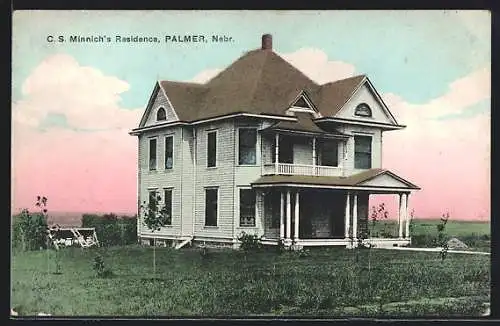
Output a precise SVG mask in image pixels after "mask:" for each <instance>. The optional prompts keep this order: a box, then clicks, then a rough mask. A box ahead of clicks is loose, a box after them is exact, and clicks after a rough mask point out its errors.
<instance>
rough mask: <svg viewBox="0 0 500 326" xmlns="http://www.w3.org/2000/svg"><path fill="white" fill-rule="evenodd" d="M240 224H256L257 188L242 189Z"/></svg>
mask: <svg viewBox="0 0 500 326" xmlns="http://www.w3.org/2000/svg"><path fill="white" fill-rule="evenodd" d="M240 226H255V190H253V189H240Z"/></svg>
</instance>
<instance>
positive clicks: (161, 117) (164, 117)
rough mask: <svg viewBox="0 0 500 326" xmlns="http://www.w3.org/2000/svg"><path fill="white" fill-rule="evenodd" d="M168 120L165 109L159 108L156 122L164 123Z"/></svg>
mask: <svg viewBox="0 0 500 326" xmlns="http://www.w3.org/2000/svg"><path fill="white" fill-rule="evenodd" d="M164 120H167V112H166V111H165V109H164V108H159V109H158V111H157V112H156V121H164Z"/></svg>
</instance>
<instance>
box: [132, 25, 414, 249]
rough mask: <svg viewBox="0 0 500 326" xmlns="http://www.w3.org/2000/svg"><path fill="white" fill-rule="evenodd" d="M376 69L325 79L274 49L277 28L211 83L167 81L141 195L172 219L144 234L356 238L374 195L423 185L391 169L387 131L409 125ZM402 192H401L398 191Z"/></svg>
mask: <svg viewBox="0 0 500 326" xmlns="http://www.w3.org/2000/svg"><path fill="white" fill-rule="evenodd" d="M404 127H405V126H403V125H400V124H398V122H397V121H396V119H395V118H394V116H393V115H392V114H391V112H390V111H389V109H388V107H387V106H386V105H385V103H384V102H383V100H382V99H381V97H380V96H379V94H378V93H377V91H376V90H375V88H374V86H373V85H372V83H371V82H370V80H369V79H368V77H367V76H365V75H360V76H355V77H351V78H347V79H343V80H339V81H335V82H331V83H327V84H323V85H318V84H316V83H315V82H313V81H312V80H311V79H309V78H308V77H306V76H305V75H304V74H303V73H302V72H300V71H299V70H297V69H296V68H295V67H293V66H292V65H290V64H289V63H288V62H287V61H285V60H284V59H283V58H281V57H280V56H279V55H277V54H276V53H275V52H273V49H272V38H271V35H269V34H266V35H263V36H262V46H261V48H259V49H256V50H253V51H249V52H247V53H246V54H244V55H243V56H242V57H240V58H239V59H237V60H236V61H235V62H233V63H232V64H231V65H230V66H229V67H227V68H226V69H225V70H223V71H222V72H220V73H219V74H218V75H216V76H215V77H213V78H212V79H211V80H209V81H208V82H206V83H204V84H196V83H186V82H175V81H159V82H157V83H156V84H155V86H154V89H153V92H152V94H151V97H150V99H149V103H148V105H147V107H146V109H145V112H144V114H143V116H142V119H141V121H140V124H139V126H138V128H135V129H133V130H132V131H131V132H130V134H132V135H135V136H137V137H138V140H139V142H138V149H139V155H138V157H139V161H138V202H139V203H142V202H144V201H146V202H147V201H148V198H149V196H150V195H151V194H154V193H157V194H159V195H160V197H161V198H162V202H161V203H160V204H161V205H166V207H167V209H166V214H169V215H170V216H171V219H170V225H167V226H165V227H163V228H162V229H161V230H160V231H155V232H151V230H148V229H147V228H146V227H145V226H144V225H143V223H140V221H139V223H138V230H137V232H138V236H139V238H140V239H143V240H145V239H152V238H154V237H156V238H157V239H167V240H172V241H174V243H182V242H184V243H185V242H188V241H194V242H205V243H206V242H215V243H218V244H224V243H225V244H228V245H232V246H237V245H238V240H237V238H238V236H239V235H240V234H241V232H243V231H244V232H246V233H251V234H257V235H258V236H262V241H263V242H264V243H265V244H270V245H272V244H276V243H277V242H278V241H279V239H282V240H283V241H284V243H285V244H286V245H291V244H292V243H293V244H295V245H298V246H330V245H341V246H346V247H351V246H352V245H353V243H354V245H356V243H357V239H358V238H359V237H360V233H361V232H362V230H364V229H366V226H367V222H368V218H369V217H368V215H369V197H370V195H376V194H394V195H396V196H398V197H399V219H398V220H399V234H398V235H397V236H396V237H393V238H376V239H374V238H371V239H368V240H366V241H371V242H372V243H373V244H374V245H377V246H401V245H407V244H409V243H410V234H409V216H408V208H407V207H408V198H409V194H410V193H411V192H412V191H414V190H418V189H419V188H418V187H417V186H416V185H414V184H413V183H411V182H409V181H407V180H405V179H403V178H402V177H400V176H398V175H396V174H394V173H392V172H391V171H388V170H386V169H383V168H382V146H383V137H382V135H383V132H386V131H393V130H398V129H402V128H404ZM396 198H397V197H396Z"/></svg>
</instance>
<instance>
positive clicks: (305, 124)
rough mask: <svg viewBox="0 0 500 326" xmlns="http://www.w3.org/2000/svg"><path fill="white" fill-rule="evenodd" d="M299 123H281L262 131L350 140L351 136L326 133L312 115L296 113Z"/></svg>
mask: <svg viewBox="0 0 500 326" xmlns="http://www.w3.org/2000/svg"><path fill="white" fill-rule="evenodd" d="M295 117H296V118H297V121H280V122H278V123H276V124H274V125H272V126H270V127H268V128H265V129H262V132H269V131H281V132H284V133H290V134H309V135H311V136H319V137H323V138H349V135H346V134H343V133H341V132H338V131H326V130H323V129H321V128H320V127H318V125H316V123H315V122H314V121H313V117H312V116H311V114H310V113H304V112H296V113H295Z"/></svg>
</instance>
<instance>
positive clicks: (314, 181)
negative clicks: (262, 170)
mask: <svg viewBox="0 0 500 326" xmlns="http://www.w3.org/2000/svg"><path fill="white" fill-rule="evenodd" d="M384 173H387V174H389V175H391V176H393V177H395V178H396V179H399V180H400V181H401V182H403V183H406V184H407V185H408V188H409V189H420V188H419V187H418V186H416V185H414V184H413V183H411V182H409V181H406V180H404V179H403V178H401V177H399V176H397V175H396V174H394V173H392V172H391V171H389V170H385V169H369V170H366V171H363V172H360V173H357V174H353V175H351V176H348V177H318V176H309V175H265V176H262V177H260V178H259V179H258V180H257V181H255V182H253V183H252V184H253V185H264V184H306V185H317V186H318V185H319V186H320V185H324V186H348V187H355V186H360V184H361V183H363V182H365V181H368V180H370V179H373V178H375V177H376V176H378V175H381V174H384Z"/></svg>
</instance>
